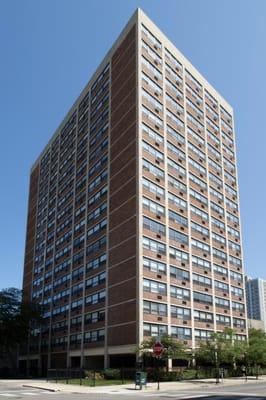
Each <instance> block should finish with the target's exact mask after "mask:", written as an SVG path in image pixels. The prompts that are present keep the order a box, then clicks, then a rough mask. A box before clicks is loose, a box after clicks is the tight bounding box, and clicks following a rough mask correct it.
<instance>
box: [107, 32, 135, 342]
mask: <svg viewBox="0 0 266 400" xmlns="http://www.w3.org/2000/svg"><path fill="white" fill-rule="evenodd" d="M111 77H112V86H111V133H110V137H111V140H110V178H111V179H110V202H109V210H110V217H109V228H110V231H109V271H108V274H109V278H108V279H109V285H113V284H116V285H115V286H113V287H110V288H109V289H108V307H109V309H108V325H112V324H115V325H117V326H115V327H110V328H109V329H108V345H109V346H110V345H124V344H134V343H136V262H135V261H136V29H135V27H134V28H132V30H131V31H130V32H129V33H128V35H127V36H126V38H125V39H124V41H123V42H122V43H121V45H120V46H119V48H118V49H117V50H116V52H115V54H114V56H113V58H112V68H111ZM124 280H125V281H124ZM119 282H121V283H119ZM128 300H133V301H129V303H125V304H123V302H125V301H128ZM117 303H121V304H117ZM116 304H117V305H116ZM129 311H130V312H129Z"/></svg>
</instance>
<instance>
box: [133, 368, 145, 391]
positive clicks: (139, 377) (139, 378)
mask: <svg viewBox="0 0 266 400" xmlns="http://www.w3.org/2000/svg"><path fill="white" fill-rule="evenodd" d="M143 385H144V386H146V385H147V373H146V372H136V376H135V388H136V387H137V386H139V388H140V390H141V389H142V386H143Z"/></svg>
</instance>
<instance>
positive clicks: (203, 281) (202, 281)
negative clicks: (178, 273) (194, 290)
mask: <svg viewBox="0 0 266 400" xmlns="http://www.w3.org/2000/svg"><path fill="white" fill-rule="evenodd" d="M192 279H193V282H194V283H196V284H197V285H204V286H209V287H211V286H212V282H211V279H210V278H207V277H206V276H202V275H198V274H194V273H193V274H192Z"/></svg>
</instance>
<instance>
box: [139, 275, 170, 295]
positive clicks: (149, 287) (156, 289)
mask: <svg viewBox="0 0 266 400" xmlns="http://www.w3.org/2000/svg"><path fill="white" fill-rule="evenodd" d="M143 290H144V292H151V293H157V294H160V295H163V296H165V295H166V284H165V283H160V282H157V281H152V280H149V279H143Z"/></svg>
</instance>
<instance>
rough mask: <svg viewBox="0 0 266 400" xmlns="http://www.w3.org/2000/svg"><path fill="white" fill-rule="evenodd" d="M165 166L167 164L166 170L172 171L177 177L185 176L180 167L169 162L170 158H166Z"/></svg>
mask: <svg viewBox="0 0 266 400" xmlns="http://www.w3.org/2000/svg"><path fill="white" fill-rule="evenodd" d="M167 164H168V168H169V169H170V170H172V171H173V172H174V173H176V174H177V175H181V176H186V170H185V169H184V168H183V167H181V166H180V165H178V164H177V163H176V162H174V161H172V160H170V158H168V160H167Z"/></svg>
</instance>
